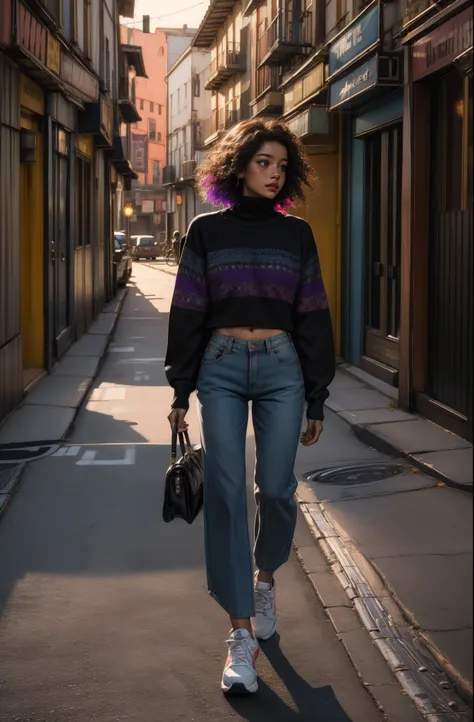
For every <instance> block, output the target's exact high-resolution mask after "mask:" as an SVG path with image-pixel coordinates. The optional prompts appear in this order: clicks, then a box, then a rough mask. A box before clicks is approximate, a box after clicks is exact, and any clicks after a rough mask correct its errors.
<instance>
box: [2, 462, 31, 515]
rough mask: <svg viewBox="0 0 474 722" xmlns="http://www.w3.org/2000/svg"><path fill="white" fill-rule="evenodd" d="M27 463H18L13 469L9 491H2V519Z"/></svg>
mask: <svg viewBox="0 0 474 722" xmlns="http://www.w3.org/2000/svg"><path fill="white" fill-rule="evenodd" d="M25 467H26V464H18V466H16V467H15V468H14V469H13V472H12V477H11V479H10V482H9V484H8V487H7V491H5V492H2V493H0V519H1V518H2V516H3V515H4V514H5V512H6V510H7V508H8V507H9V505H10V503H11V501H12V499H13V496H14V494H15V492H16V490H17V488H18V486H19V484H20V480H21V477H22V475H23V472H24V470H25ZM0 471H1V465H0ZM6 471H8V470H6Z"/></svg>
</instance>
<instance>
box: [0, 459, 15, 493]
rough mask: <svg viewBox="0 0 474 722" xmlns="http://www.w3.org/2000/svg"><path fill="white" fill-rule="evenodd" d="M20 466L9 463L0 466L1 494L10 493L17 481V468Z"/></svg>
mask: <svg viewBox="0 0 474 722" xmlns="http://www.w3.org/2000/svg"><path fill="white" fill-rule="evenodd" d="M17 468H18V466H17V465H16V464H15V465H11V466H9V465H8V464H5V465H2V466H0V494H8V492H9V491H10V488H11V486H12V484H13V482H14V481H15V476H16V470H17Z"/></svg>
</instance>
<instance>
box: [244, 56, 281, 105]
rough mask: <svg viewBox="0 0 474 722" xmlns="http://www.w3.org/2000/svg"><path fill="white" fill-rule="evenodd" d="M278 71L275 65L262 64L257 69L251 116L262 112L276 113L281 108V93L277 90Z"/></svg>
mask: <svg viewBox="0 0 474 722" xmlns="http://www.w3.org/2000/svg"><path fill="white" fill-rule="evenodd" d="M279 85H280V73H279V69H278V68H277V67H276V66H271V65H264V66H263V67H261V68H258V69H257V74H256V83H255V92H256V101H255V103H254V105H253V110H252V114H253V117H255V116H257V115H263V114H268V115H272V114H278V115H280V114H281V112H282V110H283V93H281V92H280V91H279V90H278V86H279Z"/></svg>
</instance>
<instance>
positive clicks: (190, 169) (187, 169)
mask: <svg viewBox="0 0 474 722" xmlns="http://www.w3.org/2000/svg"><path fill="white" fill-rule="evenodd" d="M195 170H196V161H195V160H194V159H193V160H185V161H183V163H181V178H182V179H183V180H193V179H194V172H195Z"/></svg>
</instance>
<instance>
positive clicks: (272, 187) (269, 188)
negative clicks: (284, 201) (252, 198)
mask: <svg viewBox="0 0 474 722" xmlns="http://www.w3.org/2000/svg"><path fill="white" fill-rule="evenodd" d="M266 188H268V190H269V191H277V190H278V186H277V185H275V184H273V183H270V185H268V186H266Z"/></svg>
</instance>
